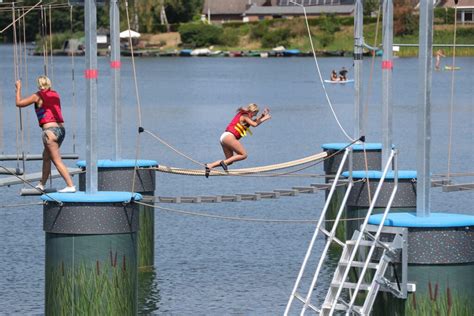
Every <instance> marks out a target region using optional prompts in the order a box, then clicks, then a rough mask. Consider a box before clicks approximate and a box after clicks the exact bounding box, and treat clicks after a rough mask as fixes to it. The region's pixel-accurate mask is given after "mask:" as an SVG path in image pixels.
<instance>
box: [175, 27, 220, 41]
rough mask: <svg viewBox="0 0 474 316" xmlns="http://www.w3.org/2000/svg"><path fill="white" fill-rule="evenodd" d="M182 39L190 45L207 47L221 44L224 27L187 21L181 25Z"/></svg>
mask: <svg viewBox="0 0 474 316" xmlns="http://www.w3.org/2000/svg"><path fill="white" fill-rule="evenodd" d="M179 33H180V35H181V41H182V42H183V44H185V45H186V46H189V47H206V46H210V45H216V44H220V41H221V36H222V33H223V30H222V28H220V27H217V26H214V25H209V24H203V23H187V24H182V25H181V26H180V27H179Z"/></svg>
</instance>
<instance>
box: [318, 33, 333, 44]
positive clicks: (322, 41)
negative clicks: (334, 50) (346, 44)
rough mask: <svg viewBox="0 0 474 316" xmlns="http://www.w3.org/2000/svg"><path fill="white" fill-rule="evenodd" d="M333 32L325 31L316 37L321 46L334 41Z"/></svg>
mask: <svg viewBox="0 0 474 316" xmlns="http://www.w3.org/2000/svg"><path fill="white" fill-rule="evenodd" d="M334 38H335V37H334V34H329V33H325V34H323V35H321V36H320V37H319V38H318V42H319V44H320V45H321V47H328V46H329V45H330V44H331V43H332V42H334Z"/></svg>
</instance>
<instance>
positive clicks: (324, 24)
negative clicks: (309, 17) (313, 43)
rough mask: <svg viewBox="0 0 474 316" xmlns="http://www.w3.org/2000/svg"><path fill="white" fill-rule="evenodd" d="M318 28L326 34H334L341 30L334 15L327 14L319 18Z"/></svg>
mask: <svg viewBox="0 0 474 316" xmlns="http://www.w3.org/2000/svg"><path fill="white" fill-rule="evenodd" d="M319 28H320V29H321V30H322V31H325V32H326V33H331V34H334V33H336V32H338V31H340V30H341V27H340V25H339V21H338V19H337V18H336V16H335V15H334V14H327V15H325V16H324V17H322V18H321V24H320V25H319Z"/></svg>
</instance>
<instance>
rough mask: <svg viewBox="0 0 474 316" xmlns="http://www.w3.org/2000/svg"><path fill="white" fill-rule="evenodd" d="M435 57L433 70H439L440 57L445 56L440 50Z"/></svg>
mask: <svg viewBox="0 0 474 316" xmlns="http://www.w3.org/2000/svg"><path fill="white" fill-rule="evenodd" d="M435 55H436V63H435V70H440V69H441V68H440V66H441V57H446V55H445V54H444V51H443V50H442V49H438V50H437V51H436V54H435Z"/></svg>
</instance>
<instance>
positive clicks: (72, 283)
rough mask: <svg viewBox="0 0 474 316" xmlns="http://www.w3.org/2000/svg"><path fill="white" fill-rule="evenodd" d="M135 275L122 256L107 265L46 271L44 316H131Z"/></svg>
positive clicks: (89, 264)
mask: <svg viewBox="0 0 474 316" xmlns="http://www.w3.org/2000/svg"><path fill="white" fill-rule="evenodd" d="M136 282H137V275H136V269H135V268H134V265H133V262H130V261H128V259H127V257H126V256H125V255H123V256H122V258H117V254H116V253H115V254H112V252H111V254H110V262H105V263H104V262H101V261H99V260H96V262H95V263H85V262H81V263H79V264H77V265H74V266H73V265H71V266H65V264H64V263H63V262H61V264H60V265H59V266H52V267H50V268H49V269H47V271H46V284H47V286H46V303H45V313H46V315H134V314H136V311H137V303H136V302H137V299H136V296H137V291H136Z"/></svg>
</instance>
